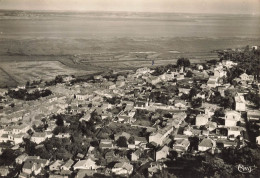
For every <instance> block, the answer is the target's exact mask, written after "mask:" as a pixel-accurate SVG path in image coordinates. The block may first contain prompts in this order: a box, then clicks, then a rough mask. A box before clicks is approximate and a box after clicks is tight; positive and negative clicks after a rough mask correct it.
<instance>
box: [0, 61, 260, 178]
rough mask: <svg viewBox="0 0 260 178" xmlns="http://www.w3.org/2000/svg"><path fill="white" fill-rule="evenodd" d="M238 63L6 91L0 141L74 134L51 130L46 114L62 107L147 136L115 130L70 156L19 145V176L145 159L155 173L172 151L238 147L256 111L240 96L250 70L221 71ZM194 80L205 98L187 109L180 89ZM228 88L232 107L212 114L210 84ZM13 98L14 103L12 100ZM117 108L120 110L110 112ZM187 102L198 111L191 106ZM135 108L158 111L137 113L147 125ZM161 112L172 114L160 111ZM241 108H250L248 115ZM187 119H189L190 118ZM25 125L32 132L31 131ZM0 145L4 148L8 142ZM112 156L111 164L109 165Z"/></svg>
mask: <svg viewBox="0 0 260 178" xmlns="http://www.w3.org/2000/svg"><path fill="white" fill-rule="evenodd" d="M236 65H237V64H236V63H234V62H233V61H222V62H219V63H218V64H217V65H210V66H209V69H205V70H204V69H203V66H202V65H197V66H195V67H194V68H189V67H186V68H185V69H184V68H180V69H178V68H176V69H172V70H169V71H167V72H165V73H163V74H161V75H159V76H155V75H153V72H154V71H153V70H152V69H150V68H146V67H145V68H140V69H137V70H136V71H135V72H130V73H128V74H127V75H117V78H116V80H115V79H114V78H113V79H111V78H107V77H104V76H102V75H96V76H94V78H93V80H90V81H88V82H80V83H74V84H71V83H70V82H71V81H73V80H75V78H73V77H71V76H66V77H63V81H64V83H59V84H56V85H54V86H48V87H44V88H40V89H46V88H47V89H49V90H51V91H52V93H53V94H52V95H50V96H47V97H43V98H40V99H39V100H34V101H21V100H15V99H12V98H10V97H9V96H8V95H5V92H4V91H3V92H1V95H2V99H1V106H2V109H1V110H0V123H1V127H0V142H2V143H11V144H12V147H11V149H19V146H20V145H21V144H22V143H23V142H24V139H25V138H26V139H29V140H30V141H31V142H34V143H36V144H37V145H39V144H41V143H43V142H44V141H45V140H47V139H50V138H52V137H57V138H60V139H62V138H71V135H70V134H69V133H59V134H57V135H55V134H54V133H53V131H54V129H55V127H57V125H56V122H55V120H51V119H50V118H51V116H52V115H55V114H60V113H66V114H72V115H73V114H79V113H81V114H82V118H80V119H79V122H84V121H89V120H90V119H91V115H92V113H93V112H95V113H97V114H98V115H100V116H101V119H102V120H104V121H105V120H106V121H108V123H109V124H110V123H120V124H126V125H128V126H129V127H140V128H142V129H143V128H144V129H146V131H145V132H147V133H148V136H140V135H131V134H130V133H127V132H124V131H120V132H118V133H115V134H114V137H113V138H114V139H110V138H109V139H101V140H99V145H98V146H97V147H93V146H90V147H89V148H88V153H87V154H86V155H81V154H80V153H78V155H77V156H76V158H74V157H73V159H72V158H70V159H68V160H56V159H50V160H47V159H42V158H40V157H39V156H36V155H30V156H29V154H30V153H25V152H24V153H22V154H21V155H19V156H18V157H17V158H16V159H15V162H16V164H19V165H22V169H21V170H20V171H19V173H18V176H19V177H30V176H32V175H41V174H42V173H43V172H44V171H45V172H46V171H47V172H48V175H49V177H55V176H56V177H59V176H62V177H64V176H67V177H68V176H70V175H72V174H74V175H76V177H84V176H86V175H88V176H93V175H94V174H96V173H99V174H104V175H121V176H129V175H131V174H132V173H133V172H135V170H134V169H135V167H134V164H135V163H141V165H143V164H145V163H147V164H149V167H148V168H147V170H148V174H149V176H153V174H154V173H157V172H160V171H161V170H162V169H163V168H165V165H164V164H163V162H164V161H165V160H168V159H171V158H170V157H169V154H170V152H173V151H174V152H177V155H178V156H179V157H181V156H182V155H184V154H186V153H188V152H189V153H194V154H196V153H201V152H207V151H210V152H211V153H216V152H220V151H221V149H223V148H226V147H242V146H245V145H246V143H247V142H249V141H250V140H249V138H248V133H247V130H246V123H247V120H249V121H250V120H254V121H256V122H257V123H258V121H259V118H260V112H259V110H256V109H249V108H248V104H249V103H248V101H246V100H245V98H244V94H246V93H247V92H248V90H246V88H248V86H249V85H251V84H252V83H254V82H255V81H254V77H253V76H250V75H247V74H246V73H244V74H242V75H241V76H240V77H239V78H236V79H235V80H236V81H237V82H238V83H239V84H240V88H236V87H234V86H232V85H231V84H227V83H224V80H223V78H225V77H226V76H227V70H228V69H230V68H232V67H233V66H236ZM188 71H189V72H192V74H193V77H187V76H186V75H187V73H188ZM194 77H199V78H200V80H198V82H197V83H196V82H195V81H194V80H193V79H194ZM195 84H196V86H197V85H198V84H199V85H200V89H201V91H200V92H198V93H197V94H196V96H194V98H201V99H202V106H201V107H199V108H192V107H191V103H190V102H189V101H187V100H183V99H181V98H182V96H183V95H189V93H190V91H191V89H192V87H193V86H194V85H195ZM162 86H164V87H162ZM172 86H173V87H177V88H178V94H176V93H174V92H168V90H167V89H166V88H167V87H172ZM227 89H233V90H234V91H236V95H235V97H234V101H235V108H234V109H233V110H232V109H226V110H225V111H224V116H216V111H218V110H219V109H220V108H221V107H220V106H219V105H218V104H212V103H210V101H209V98H210V96H211V95H212V94H213V93H214V92H213V91H219V93H220V94H221V95H222V96H224V91H225V90H227ZM32 90H33V89H32ZM258 90H259V89H258ZM155 92H157V93H158V92H159V93H160V94H161V95H163V96H165V97H167V98H168V100H167V102H158V101H155V100H154V98H151V94H152V93H155ZM115 98H119V100H120V102H119V103H118V102H115V103H113V102H109V100H114V99H115ZM12 103H14V106H12V107H11V106H10V105H11V104H12ZM118 108H119V112H112V111H113V110H114V109H118ZM191 108H192V109H193V110H195V111H196V112H195V113H196V114H195V113H192V114H191V113H189V112H190V111H189V110H190V109H191ZM138 110H142V111H143V112H149V113H153V114H155V115H156V114H158V113H159V117H158V118H156V117H155V119H154V120H152V119H151V118H150V119H149V118H143V119H141V120H144V121H146V123H148V124H147V125H142V124H140V123H142V122H141V121H140V118H139V120H138V119H137V118H138V117H136V115H137V113H138V112H137V111H138ZM163 113H167V114H168V115H169V116H168V117H165V114H163ZM244 113H247V116H245V114H244ZM216 117H217V118H216ZM188 118H190V119H191V121H188ZM145 119H146V120H145ZM216 119H217V120H218V122H217V121H216ZM43 124H46V125H48V127H47V128H45V130H44V131H43V132H38V131H34V129H33V128H35V127H38V126H41V125H43ZM109 124H108V125H109ZM64 125H65V126H69V123H66V122H64ZM99 127H101V126H99ZM96 128H98V127H96ZM29 131H30V132H32V133H31V134H29ZM121 137H124V138H125V139H126V144H127V145H126V146H124V147H121V146H118V144H117V142H118V140H119V139H120V138H121ZM132 137H134V138H132ZM192 138H197V139H198V143H197V145H196V146H195V147H194V145H192V143H191V139H192ZM131 139H132V141H130V140H131ZM256 143H257V144H260V136H258V137H256ZM0 147H1V150H4V149H6V148H5V147H2V146H0ZM196 147H197V148H196ZM96 149H102V150H106V154H105V156H104V159H105V161H106V163H107V165H106V164H101V163H99V160H97V158H96V157H95V156H94V154H93V152H94V151H95V150H96ZM116 150H125V151H128V153H130V154H129V155H127V156H126V155H123V156H122V155H120V154H117V153H116ZM110 162H115V164H113V165H112V167H109V166H108V165H110V164H108V163H110ZM11 170H12V168H10V166H9V165H7V166H1V167H0V174H1V176H7V175H8V174H9V172H10V171H11Z"/></svg>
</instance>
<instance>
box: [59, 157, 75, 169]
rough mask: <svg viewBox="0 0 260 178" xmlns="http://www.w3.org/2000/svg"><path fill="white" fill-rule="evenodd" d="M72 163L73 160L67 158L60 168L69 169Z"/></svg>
mask: <svg viewBox="0 0 260 178" xmlns="http://www.w3.org/2000/svg"><path fill="white" fill-rule="evenodd" d="M73 164H74V161H73V160H72V159H69V160H68V161H66V162H65V163H64V164H63V165H62V166H61V167H60V169H61V170H65V171H69V170H70V169H71V166H72V165H73Z"/></svg>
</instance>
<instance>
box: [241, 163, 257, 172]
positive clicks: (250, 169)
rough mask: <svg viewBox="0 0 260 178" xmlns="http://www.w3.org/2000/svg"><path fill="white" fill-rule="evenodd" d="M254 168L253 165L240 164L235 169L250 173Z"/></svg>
mask: <svg viewBox="0 0 260 178" xmlns="http://www.w3.org/2000/svg"><path fill="white" fill-rule="evenodd" d="M254 169H256V167H255V166H245V165H242V164H239V165H238V166H237V170H238V171H239V172H241V173H251V172H252V171H253V170H254Z"/></svg>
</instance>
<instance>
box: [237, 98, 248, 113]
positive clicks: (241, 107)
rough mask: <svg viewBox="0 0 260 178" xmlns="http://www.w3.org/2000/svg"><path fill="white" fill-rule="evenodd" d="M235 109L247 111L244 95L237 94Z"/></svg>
mask: <svg viewBox="0 0 260 178" xmlns="http://www.w3.org/2000/svg"><path fill="white" fill-rule="evenodd" d="M235 109H236V111H246V103H245V99H244V96H241V95H239V96H235Z"/></svg>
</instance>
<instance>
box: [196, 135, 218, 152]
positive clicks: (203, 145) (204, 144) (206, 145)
mask: <svg viewBox="0 0 260 178" xmlns="http://www.w3.org/2000/svg"><path fill="white" fill-rule="evenodd" d="M215 147H216V142H215V141H214V140H212V139H210V138H204V139H203V140H202V141H201V142H200V144H199V147H198V150H199V151H207V150H209V149H212V148H215Z"/></svg>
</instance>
